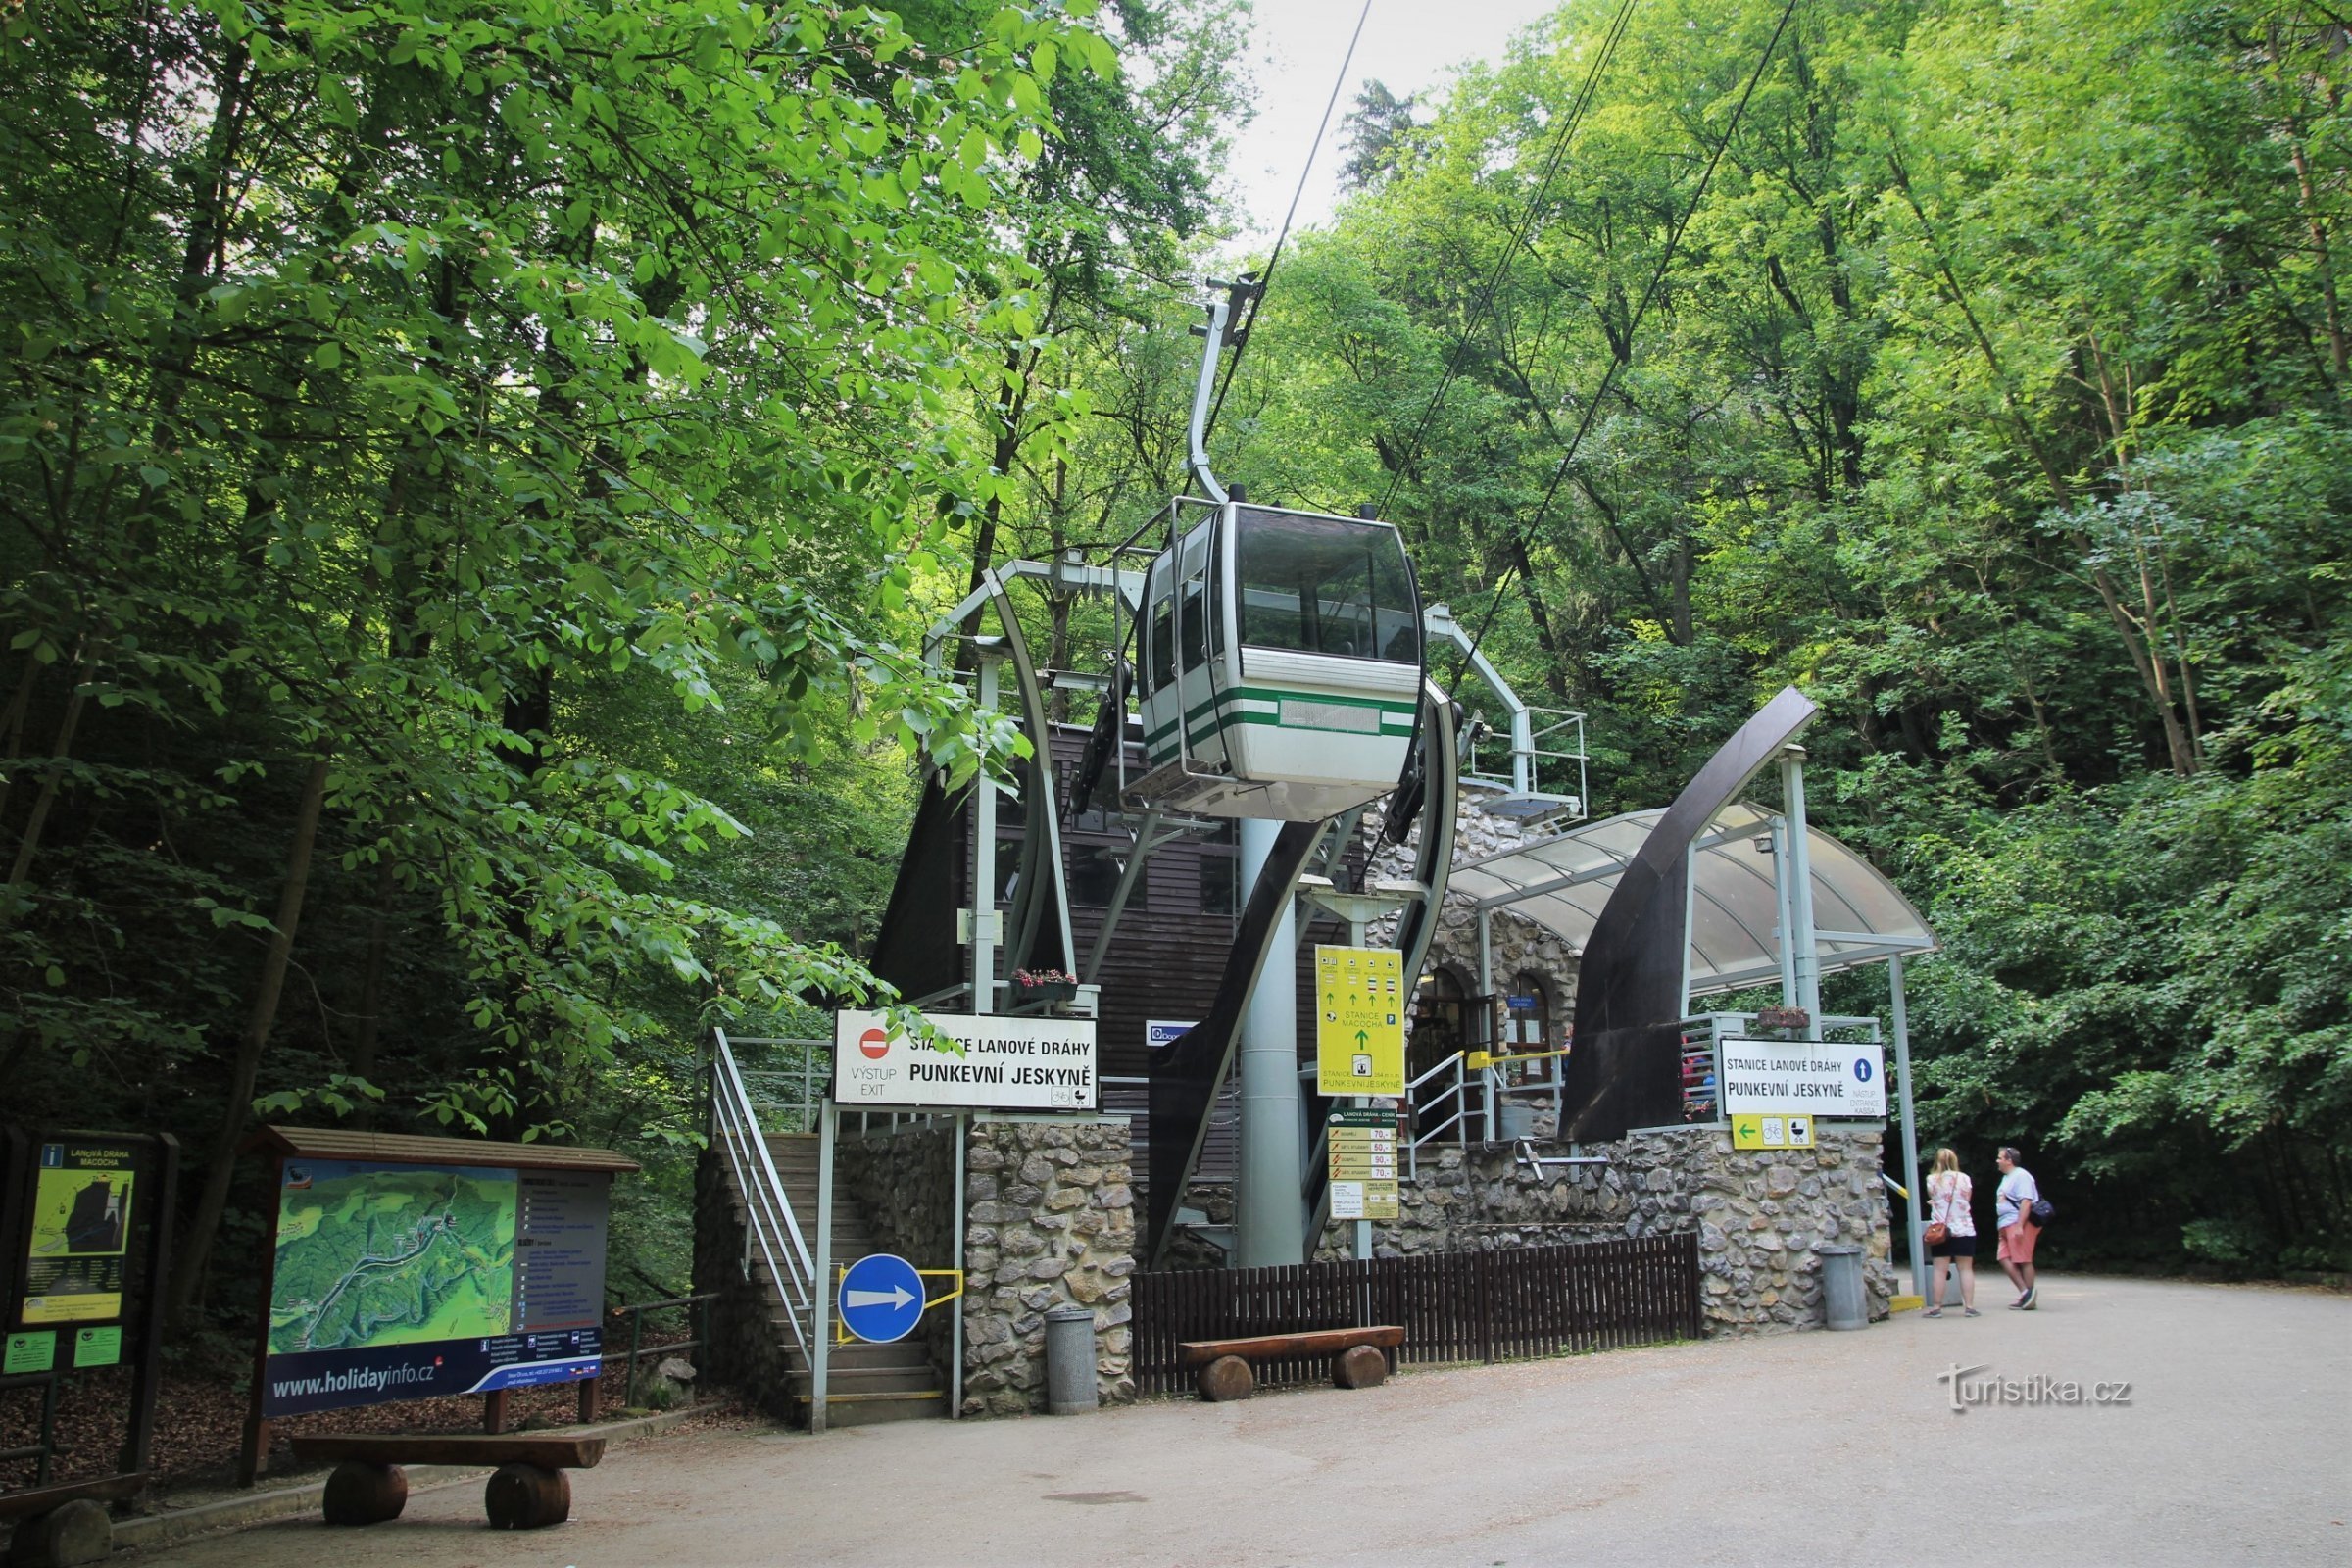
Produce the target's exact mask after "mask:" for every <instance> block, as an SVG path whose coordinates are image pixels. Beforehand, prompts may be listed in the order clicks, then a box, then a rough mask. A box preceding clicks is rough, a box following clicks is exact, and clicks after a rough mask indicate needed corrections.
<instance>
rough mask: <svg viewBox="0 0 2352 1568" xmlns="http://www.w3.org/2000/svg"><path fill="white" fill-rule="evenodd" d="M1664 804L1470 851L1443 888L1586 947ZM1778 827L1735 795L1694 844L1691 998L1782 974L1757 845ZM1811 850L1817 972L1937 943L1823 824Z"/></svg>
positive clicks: (1580, 949) (1768, 882)
mask: <svg viewBox="0 0 2352 1568" xmlns="http://www.w3.org/2000/svg"><path fill="white" fill-rule="evenodd" d="M1664 814H1665V810H1664V809H1663V808H1657V809H1651V810H1646V811H1629V812H1627V813H1626V814H1625V815H1623V816H1612V817H1610V818H1609V819H1608V820H1606V821H1603V822H1588V823H1585V824H1583V825H1582V826H1579V827H1576V828H1574V829H1571V830H1570V831H1568V832H1566V833H1561V834H1558V835H1556V836H1554V837H1551V838H1543V839H1535V840H1531V841H1530V842H1528V843H1525V844H1522V845H1519V846H1517V847H1516V848H1513V849H1509V850H1504V851H1503V852H1501V853H1500V854H1497V855H1490V856H1486V857H1483V858H1480V859H1476V860H1470V861H1466V862H1464V863H1463V864H1460V865H1457V866H1455V867H1454V868H1453V874H1452V879H1451V881H1450V882H1449V884H1448V888H1447V891H1448V893H1449V895H1450V896H1451V897H1453V898H1466V899H1468V900H1469V901H1470V902H1471V903H1472V904H1473V905H1474V906H1475V907H1479V908H1482V909H1505V910H1508V911H1509V912H1510V913H1512V914H1516V915H1520V916H1522V917H1524V918H1526V919H1530V920H1534V921H1536V922H1537V923H1539V924H1541V925H1543V926H1544V927H1546V928H1548V929H1549V930H1550V931H1551V932H1552V933H1553V934H1555V935H1556V936H1558V937H1559V938H1560V939H1561V940H1562V941H1564V942H1566V943H1567V944H1568V946H1569V948H1570V950H1571V951H1572V952H1574V953H1575V954H1576V955H1577V956H1579V957H1582V956H1584V951H1585V944H1586V943H1587V942H1588V941H1590V940H1591V939H1592V936H1593V923H1594V922H1595V921H1597V920H1598V919H1599V918H1600V911H1601V907H1602V906H1604V905H1606V904H1607V903H1608V902H1609V895H1610V894H1611V893H1613V892H1615V891H1616V888H1617V879H1618V877H1619V876H1620V875H1621V874H1623V872H1624V870H1625V867H1626V866H1627V864H1628V863H1630V862H1631V861H1632V859H1633V858H1634V856H1635V855H1636V854H1638V853H1640V851H1641V848H1642V843H1643V841H1645V840H1646V839H1647V838H1648V837H1649V830H1650V829H1651V828H1652V827H1653V826H1655V825H1656V823H1657V820H1658V818H1659V817H1661V816H1663V815H1664ZM1771 833H1772V813H1771V812H1768V811H1764V810H1761V809H1758V808H1756V807H1754V806H1751V805H1749V804H1748V803H1747V802H1745V801H1740V802H1736V803H1734V804H1733V805H1731V806H1728V807H1726V808H1724V809H1723V810H1722V811H1721V812H1719V813H1718V814H1717V815H1716V817H1715V820H1714V821H1712V822H1710V823H1708V824H1707V828H1706V831H1705V832H1703V833H1701V834H1700V835H1699V836H1698V838H1697V839H1696V841H1694V843H1693V845H1692V853H1691V869H1692V887H1691V892H1692V901H1691V994H1692V995H1694V996H1703V995H1706V994H1708V993H1711V992H1721V991H1737V990H1740V989H1741V988H1742V987H1745V986H1754V985H1766V984H1770V983H1771V982H1773V981H1775V980H1777V979H1779V978H1780V973H1781V961H1780V951H1779V949H1778V948H1777V947H1776V946H1775V943H1774V928H1775V927H1776V926H1778V925H1779V924H1780V920H1779V917H1778V914H1777V907H1778V904H1779V900H1778V899H1777V897H1776V896H1775V894H1774V890H1773V876H1772V859H1773V858H1772V856H1771V854H1770V853H1769V852H1767V853H1758V851H1757V849H1756V841H1757V840H1759V839H1767V840H1768V839H1769V838H1770V836H1771ZM1806 851H1807V854H1808V857H1809V858H1810V859H1811V862H1812V869H1813V923H1814V927H1815V933H1814V934H1815V937H1816V939H1817V940H1818V942H1819V944H1820V949H1821V972H1822V973H1824V974H1835V973H1837V972H1838V971H1839V970H1841V969H1851V968H1854V967H1856V966H1858V965H1861V964H1865V963H1875V962H1878V961H1880V960H1881V959H1884V958H1887V957H1891V956H1895V955H1897V954H1905V955H1908V954H1918V953H1932V952H1934V951H1935V948H1936V936H1935V933H1934V932H1932V931H1930V930H1929V929H1928V923H1927V922H1926V921H1925V920H1923V919H1921V918H1920V916H1919V911H1918V910H1917V909H1914V908H1913V907H1911V901H1910V900H1908V899H1906V898H1904V897H1903V895H1902V893H1901V892H1900V891H1899V890H1898V889H1896V887H1895V885H1894V884H1893V883H1892V882H1889V881H1887V878H1886V877H1884V876H1882V875H1881V874H1880V873H1879V870H1878V868H1877V867H1875V866H1873V865H1872V864H1871V863H1870V862H1869V861H1868V860H1866V859H1864V858H1862V857H1861V856H1859V855H1857V854H1855V853H1854V852H1853V851H1852V850H1850V849H1848V848H1846V847H1845V846H1844V845H1842V844H1840V843H1838V841H1837V840H1836V839H1834V838H1832V837H1830V836H1829V835H1828V834H1827V833H1824V832H1822V831H1820V830H1819V829H1817V828H1816V829H1812V830H1810V831H1809V832H1808V833H1807V835H1806Z"/></svg>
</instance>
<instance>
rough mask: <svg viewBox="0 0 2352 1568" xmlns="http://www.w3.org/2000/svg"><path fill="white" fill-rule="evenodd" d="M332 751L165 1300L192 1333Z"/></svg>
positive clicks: (315, 769)
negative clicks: (191, 1319)
mask: <svg viewBox="0 0 2352 1568" xmlns="http://www.w3.org/2000/svg"><path fill="white" fill-rule="evenodd" d="M328 757H329V754H328V753H326V752H320V753H319V756H318V758H317V759H315V760H313V761H312V763H311V772H310V777H309V778H307V779H306V780H304V782H303V787H302V806H301V808H300V809H298V810H297V811H296V812H295V815H294V840H293V843H292V844H291V845H289V846H288V847H287V850H286V881H285V886H284V888H283V889H281V890H280V891H279V893H278V898H277V921H276V929H275V930H274V931H273V932H271V934H270V951H269V953H268V954H267V955H266V956H264V957H263V959H262V972H261V975H260V976H259V977H258V978H257V979H256V980H255V982H254V988H253V1005H252V1007H251V1009H250V1010H249V1011H248V1012H247V1013H246V1017H245V1032H244V1033H243V1034H242V1035H241V1036H239V1037H238V1040H237V1056H236V1060H235V1062H234V1063H232V1064H231V1066H230V1068H229V1077H228V1103H227V1104H226V1105H225V1106H223V1107H222V1109H221V1131H220V1134H219V1136H218V1137H217V1138H215V1139H214V1141H213V1155H212V1161H211V1163H210V1164H209V1165H207V1166H206V1168H205V1172H204V1192H203V1194H202V1196H200V1197H199V1198H198V1199H197V1201H196V1215H195V1218H194V1219H193V1220H191V1221H190V1222H189V1225H188V1231H187V1241H186V1243H185V1244H184V1245H183V1246H182V1248H181V1250H180V1254H179V1261H178V1263H177V1265H176V1266H175V1267H174V1268H173V1269H172V1287H171V1290H170V1292H169V1293H168V1294H167V1296H166V1298H165V1306H164V1311H165V1320H166V1321H167V1322H169V1323H171V1324H172V1325H174V1326H175V1327H179V1328H184V1327H185V1326H186V1325H187V1323H188V1319H189V1313H190V1311H191V1310H192V1309H193V1308H194V1307H195V1305H196V1299H197V1294H198V1291H199V1288H200V1287H201V1286H202V1284H203V1281H204V1271H205V1267H206V1265H207V1264H209V1263H210V1262H211V1261H212V1252H213V1242H214V1240H215V1238H216V1237H218V1236H219V1235H220V1231H221V1214H222V1213H223V1212H224V1211H225V1210H226V1209H227V1207H228V1189H229V1185H230V1183H231V1182H233V1181H234V1180H235V1179H236V1174H237V1145H238V1143H239V1141H240V1140H242V1139H243V1137H244V1136H245V1122H246V1119H247V1117H249V1116H250V1115H251V1114H252V1112H253V1091H254V1086H255V1083H256V1082H257V1080H258V1079H259V1078H260V1076H261V1070H262V1053H263V1052H264V1051H265V1050H266V1049H268V1047H269V1044H270V1028H271V1026H272V1025H274V1024H275V1023H276V1021H277V999H278V997H279V996H280V995H281V994H282V993H283V992H284V991H285V987H286V969H287V967H288V965H289V962H290V960H291V959H292V957H293V954H294V930H295V927H296V926H297V925H298V924H299V923H300V922H301V919H302V901H303V894H304V892H305V890H306V889H307V888H308V887H309V885H310V880H311V852H312V850H313V849H315V848H316V847H317V845H318V842H319V813H320V810H321V809H322V808H323V807H324V805H325V803H326V774H327V761H328Z"/></svg>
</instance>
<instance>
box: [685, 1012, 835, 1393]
mask: <svg viewBox="0 0 2352 1568" xmlns="http://www.w3.org/2000/svg"><path fill="white" fill-rule="evenodd" d="M711 1034H712V1036H713V1037H714V1040H715V1044H716V1048H717V1049H716V1050H715V1051H714V1052H713V1053H712V1056H711V1123H712V1127H711V1130H712V1132H713V1133H714V1134H715V1135H716V1136H717V1139H718V1141H719V1142H720V1144H721V1146H722V1150H721V1152H723V1153H724V1154H725V1156H726V1159H727V1164H728V1166H729V1168H730V1170H731V1171H732V1172H733V1174H734V1177H735V1186H736V1189H737V1191H739V1192H741V1193H742V1194H743V1200H744V1201H743V1212H744V1223H745V1226H746V1228H747V1229H748V1230H749V1232H750V1233H751V1239H752V1241H754V1242H756V1243H757V1244H758V1245H759V1248H760V1255H761V1256H762V1257H763V1258H764V1259H765V1260H766V1262H767V1273H768V1277H769V1278H770V1279H772V1280H774V1281H775V1282H776V1292H777V1294H778V1295H779V1296H781V1297H782V1298H783V1299H784V1316H785V1318H786V1319H787V1321H789V1322H790V1323H791V1325H792V1337H793V1340H794V1342H795V1343H796V1344H797V1345H799V1347H800V1348H801V1353H802V1354H804V1355H807V1354H808V1353H809V1326H808V1325H809V1323H811V1322H812V1321H813V1308H814V1293H815V1290H816V1260H815V1258H814V1257H813V1256H812V1255H811V1254H810V1253H809V1244H808V1243H807V1242H806V1241H804V1240H803V1239H802V1236H801V1227H800V1222H799V1221H798V1220H797V1219H795V1218H794V1217H793V1212H792V1199H791V1197H790V1196H789V1195H788V1194H786V1192H785V1191H784V1182H783V1178H782V1177H780V1176H778V1175H777V1174H776V1162H775V1159H774V1157H773V1156H772V1155H771V1154H770V1153H769V1152H768V1149H767V1137H766V1135H765V1134H764V1133H762V1132H761V1131H760V1115H759V1112H758V1111H756V1110H754V1109H753V1108H752V1098H751V1092H750V1091H749V1090H748V1089H747V1088H746V1087H745V1086H744V1081H743V1071H742V1069H741V1068H739V1067H738V1066H736V1064H735V1052H734V1049H733V1048H732V1047H731V1046H730V1045H729V1044H728V1042H727V1034H726V1031H725V1030H723V1029H713V1030H712V1031H711ZM746 1144H749V1145H750V1146H751V1147H752V1148H753V1149H755V1150H758V1151H759V1154H760V1158H759V1162H758V1164H757V1165H756V1166H750V1167H749V1168H747V1162H746V1160H745V1158H744V1155H743V1146H744V1145H746ZM779 1249H781V1250H782V1251H783V1254H784V1255H783V1258H782V1260H781V1261H780V1262H779V1261H778V1259H777V1255H776V1254H777V1251H778V1250H779ZM745 1253H746V1256H745V1261H746V1263H747V1264H748V1263H749V1261H750V1256H749V1253H750V1249H749V1247H747V1248H746V1249H745Z"/></svg>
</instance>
